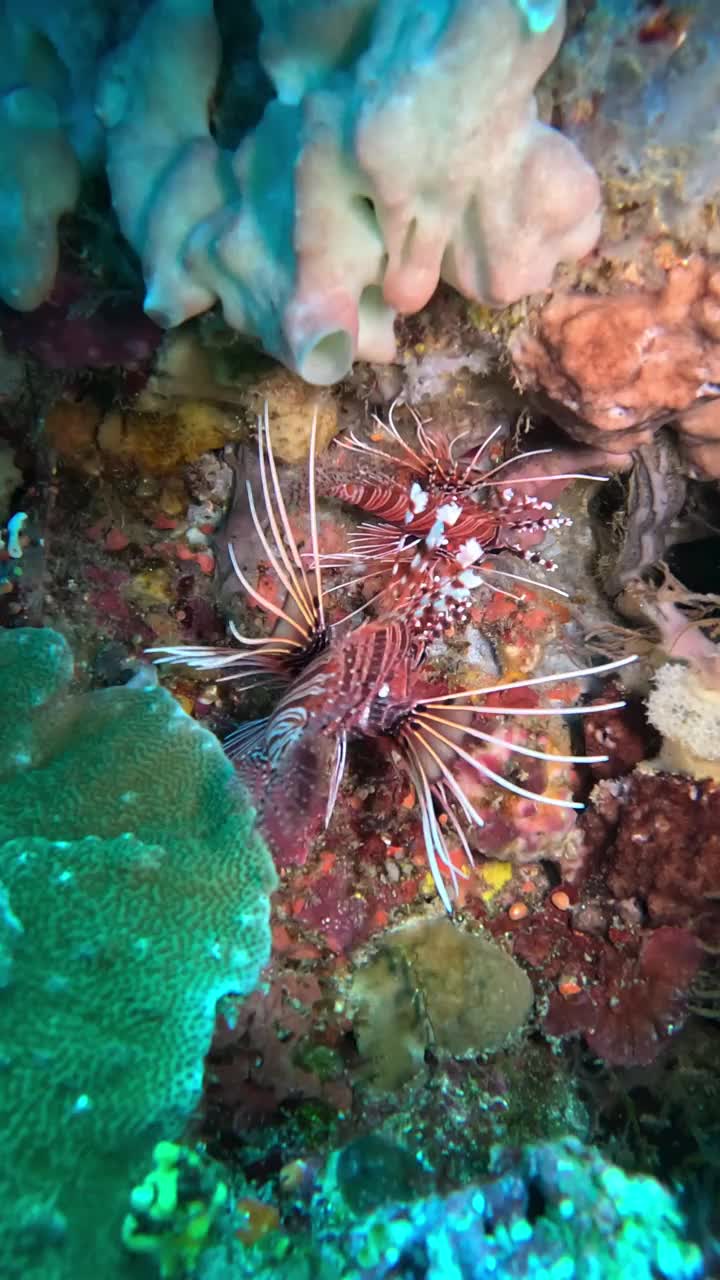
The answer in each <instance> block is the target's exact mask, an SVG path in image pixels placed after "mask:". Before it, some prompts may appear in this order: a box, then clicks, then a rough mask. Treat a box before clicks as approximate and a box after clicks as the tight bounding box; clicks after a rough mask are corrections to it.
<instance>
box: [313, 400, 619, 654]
mask: <svg viewBox="0 0 720 1280" xmlns="http://www.w3.org/2000/svg"><path fill="white" fill-rule="evenodd" d="M396 403H397V402H394V403H393V404H392V405H391V407H390V412H389V415H388V421H387V422H383V421H382V420H381V419H380V418H378V417H375V422H376V424H377V426H378V427H379V429H380V431H381V432H382V433H384V434H385V435H386V436H387V437H388V440H389V442H390V444H391V445H395V446H397V449H398V450H399V452H393V453H391V452H388V450H387V449H383V448H379V447H377V446H376V445H375V444H373V443H370V442H368V441H365V440H361V439H360V438H359V437H358V436H357V435H355V433H354V432H350V434H349V435H348V436H347V437H345V438H340V439H338V440H337V441H336V442H335V443H336V445H338V446H339V447H340V448H343V449H346V450H348V451H350V452H352V453H357V454H361V455H363V457H365V458H370V459H379V460H382V461H383V462H385V463H387V462H390V463H391V464H393V468H394V473H395V474H394V475H392V474H390V475H387V474H377V473H373V472H372V471H370V472H368V471H365V472H364V473H361V475H360V476H359V477H358V478H357V479H349V480H339V481H333V482H332V483H330V484H329V485H327V486H326V489H325V492H326V494H327V496H328V497H334V498H338V499H340V500H341V501H342V502H345V503H347V504H348V505H350V506H355V507H359V508H360V509H361V510H362V511H364V512H366V513H368V514H371V515H374V516H376V517H377V520H376V521H375V522H373V523H369V522H364V523H363V524H361V525H360V528H359V529H358V530H356V531H355V532H354V533H351V534H350V536H349V539H348V542H349V546H350V551H349V552H347V553H342V552H341V553H335V554H333V555H329V556H324V557H323V565H325V566H326V567H328V568H329V567H334V568H338V567H340V566H341V565H346V564H353V563H355V564H358V565H359V564H361V563H362V564H364V565H368V564H370V565H372V564H374V563H377V564H378V566H379V567H378V569H377V571H376V572H375V573H373V572H370V573H368V574H366V575H365V576H366V577H368V578H372V577H374V576H378V575H388V574H389V575H391V576H390V577H389V578H388V581H387V585H386V587H385V589H384V594H387V593H388V592H389V593H391V594H393V595H395V596H398V595H399V596H400V597H401V598H402V597H404V598H405V600H406V601H407V600H408V599H410V598H412V601H413V606H414V608H413V614H414V617H415V619H416V626H418V627H424V626H425V625H426V624H427V621H428V617H429V614H430V612H431V611H432V613H433V614H434V618H433V630H434V632H435V634H437V633H439V632H441V631H442V630H443V629H444V628H445V627H446V626H447V625H449V624H452V623H454V622H458V623H460V624H461V625H462V624H463V623H465V622H467V620H468V604H469V599H470V592H471V590H472V589H473V588H474V587H477V586H480V585H484V586H486V587H490V588H491V589H492V590H493V591H497V592H499V593H500V594H505V595H509V596H511V598H513V599H518V597H517V596H513V595H512V592H510V591H507V590H504V589H503V588H502V587H501V586H500V585H499V584H498V583H497V581H496V579H497V578H500V579H507V580H512V581H514V582H520V583H527V584H530V585H531V586H533V587H535V588H537V587H542V589H543V590H545V591H550V592H552V593H554V594H556V595H561V596H565V597H567V592H565V591H562V590H561V589H560V588H558V587H554V586H550V585H549V584H548V583H539V582H535V581H534V580H533V579H531V578H527V577H525V576H524V575H522V574H519V573H511V572H510V571H509V570H506V569H499V568H498V567H497V565H496V564H494V563H493V560H492V559H489V557H492V556H495V555H497V554H498V553H499V552H501V551H509V552H511V553H513V554H514V555H517V556H520V557H522V558H523V559H524V560H525V561H527V562H529V563H532V564H536V565H538V566H540V567H541V568H542V569H545V570H547V571H549V572H552V571H554V570H555V569H556V568H557V565H556V564H555V562H554V561H552V560H549V559H546V558H545V557H544V556H541V555H540V554H539V553H538V552H537V551H534V550H533V549H532V548H531V546H530V545H528V544H529V543H533V542H537V541H538V540H540V539H541V538H542V536H543V535H544V534H545V533H548V532H549V531H550V530H553V529H560V528H563V527H565V526H570V525H571V524H572V519H571V518H570V517H569V516H561V515H557V514H555V512H554V509H553V504H552V502H549V501H543V500H541V499H539V498H538V497H537V496H536V495H534V494H532V493H528V492H527V490H525V489H524V488H523V486H525V485H528V484H535V485H537V483H538V481H537V478H536V477H523V476H513V477H512V479H507V478H506V477H501V473H502V472H503V471H504V470H505V469H506V468H507V467H511V466H515V465H516V464H517V463H521V462H523V461H525V460H527V459H529V458H535V457H539V456H541V455H543V454H549V453H552V449H534V450H531V451H529V452H526V453H520V454H516V455H514V456H513V457H511V458H507V459H506V460H505V461H503V462H500V463H499V464H497V465H495V466H492V467H486V466H485V465H484V459H483V455H484V454H486V453H487V451H488V450H489V449H490V446H491V445H492V442H493V441H494V440H495V439H496V438H497V436H498V434H499V433H500V431H501V430H502V427H501V426H498V427H496V428H495V430H494V431H492V432H491V433H490V434H489V435H488V436H487V437H486V438H485V439H484V440H483V441H482V442H481V443H480V445H479V446H478V447H477V448H476V449H474V451H471V453H470V456H469V457H467V456H461V457H460V458H456V457H455V454H454V450H455V447H456V445H457V444H458V442H459V440H461V439H462V438H463V436H464V435H467V432H462V433H461V434H460V435H458V436H456V437H455V438H454V439H452V440H448V438H447V437H446V436H445V435H443V434H442V433H439V432H432V431H429V430H428V429H427V427H426V425H425V424H424V423H423V422H422V421H421V419H420V418H419V416H418V415H417V414H416V413H415V411H414V410H412V409H410V413H411V415H412V417H413V419H414V422H415V428H416V439H417V446H416V447H415V448H413V447H412V446H411V445H410V444H408V443H407V441H406V440H405V439H404V438H403V436H402V435H401V434H400V432H399V430H398V428H397V426H396V424H395V420H394V410H395V407H396ZM396 477H397V478H396ZM607 478H608V477H607V476H601V475H587V474H586V473H584V472H560V473H557V474H555V475H551V476H548V477H547V479H550V480H552V481H557V480H562V481H566V480H599V481H605V480H607ZM418 619H421V621H419V622H418V621H417V620H418Z"/></svg>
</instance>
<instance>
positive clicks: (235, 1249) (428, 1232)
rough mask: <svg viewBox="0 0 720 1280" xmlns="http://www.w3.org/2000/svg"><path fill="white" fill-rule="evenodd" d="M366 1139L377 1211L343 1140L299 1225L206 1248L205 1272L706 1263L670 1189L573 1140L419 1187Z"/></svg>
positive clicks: (696, 1268)
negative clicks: (428, 1190)
mask: <svg viewBox="0 0 720 1280" xmlns="http://www.w3.org/2000/svg"><path fill="white" fill-rule="evenodd" d="M371 1144H372V1140H370V1141H369V1142H368V1143H367V1154H366V1157H365V1178H366V1186H367V1187H368V1188H370V1187H372V1190H371V1191H370V1195H371V1197H372V1199H371V1200H370V1204H373V1203H374V1204H375V1205H376V1206H378V1207H376V1208H375V1209H374V1211H370V1212H368V1207H369V1206H368V1202H367V1199H366V1197H365V1195H360V1196H358V1184H359V1181H360V1179H359V1170H358V1169H357V1160H358V1159H359V1158H360V1152H359V1150H358V1152H357V1155H356V1157H355V1158H354V1159H352V1160H351V1159H348V1158H346V1153H345V1152H343V1151H341V1152H339V1153H338V1155H337V1156H336V1157H334V1158H331V1160H330V1161H329V1162H328V1166H327V1168H326V1170H325V1173H324V1175H323V1176H322V1177H321V1179H320V1185H319V1189H318V1191H317V1192H316V1194H315V1196H314V1198H313V1201H312V1203H311V1205H310V1206H309V1209H306V1210H305V1213H306V1216H307V1217H308V1218H309V1221H308V1222H307V1226H306V1227H305V1230H304V1231H298V1230H297V1228H295V1229H293V1226H291V1225H289V1226H288V1227H287V1229H285V1230H282V1229H281V1230H277V1231H275V1232H273V1233H272V1234H271V1235H268V1236H267V1237H266V1238H265V1239H264V1240H261V1241H260V1242H259V1243H258V1244H257V1245H256V1246H255V1247H254V1248H251V1249H247V1247H245V1248H244V1247H242V1246H239V1245H238V1244H234V1246H231V1253H230V1256H229V1257H228V1252H229V1250H223V1249H222V1248H221V1247H218V1248H214V1249H213V1248H211V1249H209V1250H208V1251H207V1252H206V1253H205V1254H204V1255H203V1257H202V1259H201V1263H200V1269H199V1277H200V1280H225V1277H229V1276H230V1275H236V1276H252V1277H253V1278H254V1280H266V1278H268V1280H269V1277H271V1276H273V1277H280V1278H281V1280H309V1277H311V1276H316V1277H318V1278H319V1280H325V1277H328V1280H329V1278H330V1277H333V1280H335V1278H337V1280H385V1277H388V1280H389V1277H390V1276H392V1277H397V1280H411V1277H416V1276H420V1275H421V1276H423V1277H426V1280H443V1277H446V1276H448V1275H452V1276H454V1277H457V1278H458V1280H485V1277H494V1276H498V1275H502V1276H517V1277H533V1278H534V1277H537V1278H538V1280H540V1277H544V1276H563V1277H567V1280H590V1278H591V1277H592V1276H596V1275H602V1276H603V1277H607V1280H621V1277H624V1276H627V1275H629V1274H632V1275H634V1276H637V1277H638V1278H639V1280H651V1277H665V1278H666V1280H690V1278H691V1277H694V1276H697V1277H700V1276H702V1274H703V1271H704V1268H703V1262H702V1256H701V1253H700V1250H699V1249H698V1248H697V1246H695V1245H693V1244H690V1243H688V1242H687V1241H686V1240H685V1239H684V1238H683V1231H684V1223H683V1218H682V1215H681V1214H680V1212H679V1211H678V1208H677V1205H676V1203H675V1201H674V1199H673V1196H672V1195H671V1193H670V1192H669V1191H667V1190H665V1188H664V1187H662V1186H661V1185H660V1183H658V1182H657V1181H655V1179H653V1178H649V1177H639V1176H635V1177H629V1176H628V1175H627V1174H625V1173H624V1172H623V1171H622V1170H621V1169H619V1168H617V1167H616V1166H614V1165H612V1164H610V1163H608V1162H607V1161H606V1160H604V1159H603V1158H602V1156H601V1155H600V1154H599V1153H598V1152H597V1151H594V1150H593V1149H592V1148H586V1147H583V1145H582V1144H581V1143H580V1142H579V1141H577V1140H576V1139H573V1138H566V1139H565V1140H563V1141H559V1142H556V1143H544V1144H540V1145H537V1146H527V1147H525V1148H524V1149H515V1150H513V1149H512V1148H502V1147H498V1148H496V1149H495V1150H494V1151H493V1154H492V1162H491V1177H490V1178H489V1179H488V1180H487V1181H485V1182H482V1183H474V1184H473V1183H471V1184H470V1185H469V1186H465V1187H463V1188H462V1189H461V1190H456V1191H452V1192H450V1193H449V1194H446V1195H438V1194H436V1195H433V1196H429V1197H428V1196H426V1197H425V1198H420V1196H419V1194H418V1189H417V1184H418V1182H421V1181H422V1172H423V1171H422V1170H417V1169H416V1170H415V1172H414V1175H412V1177H408V1171H407V1166H405V1171H404V1176H401V1177H400V1179H399V1182H400V1187H399V1188H398V1187H391V1186H388V1185H387V1181H386V1180H385V1179H383V1178H382V1175H378V1172H376V1171H377V1169H378V1165H379V1156H380V1153H379V1152H376V1151H373V1152H372V1153H371V1151H370V1147H371ZM358 1145H359V1144H358ZM375 1145H377V1142H376V1143H375ZM349 1154H350V1153H349V1152H348V1153H347V1155H348V1156H349ZM391 1156H392V1153H391V1152H388V1151H387V1150H384V1151H383V1153H382V1168H383V1169H384V1170H387V1169H393V1170H395V1171H397V1172H399V1171H400V1170H401V1169H402V1167H403V1166H402V1159H401V1156H402V1152H400V1151H399V1152H397V1153H396V1154H395V1156H394V1158H390V1157H391ZM351 1170H352V1176H348V1175H349V1174H350V1171H351ZM426 1176H427V1175H426ZM413 1183H414V1184H415V1185H414V1186H413ZM400 1189H402V1191H403V1192H404V1194H403V1195H402V1199H401V1198H400V1196H399V1195H398V1190H400ZM383 1192H384V1193H385V1194H383Z"/></svg>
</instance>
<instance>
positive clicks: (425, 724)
mask: <svg viewBox="0 0 720 1280" xmlns="http://www.w3.org/2000/svg"><path fill="white" fill-rule="evenodd" d="M258 435H259V452H260V472H261V481H262V488H263V500H264V503H265V516H266V519H267V522H268V526H269V529H270V536H267V535H266V534H265V533H264V530H263V522H262V520H261V518H260V516H259V514H258V512H257V510H256V507H255V504H254V500H253V498H252V493H251V492H250V491H249V500H250V503H251V510H252V512H253V519H254V522H255V527H256V530H257V532H258V536H259V537H260V539H261V542H262V545H263V548H264V550H265V553H266V555H267V556H268V561H269V563H270V565H271V566H272V569H273V571H274V572H275V573H276V574H277V576H278V579H279V581H280V583H281V584H282V585H283V587H284V588H285V590H286V592H287V603H286V606H284V607H282V608H278V607H277V606H274V605H272V604H271V602H270V601H269V600H268V599H267V598H266V597H263V596H261V595H260V594H259V593H258V592H257V591H256V590H255V589H254V588H253V587H252V586H251V584H250V583H249V582H248V581H247V579H246V578H245V577H244V576H243V575H242V573H241V572H240V570H239V568H238V566H237V559H236V558H233V564H234V565H235V569H236V572H237V573H238V577H239V579H240V581H241V584H242V585H243V587H244V588H245V590H246V591H247V592H248V594H249V596H250V598H251V599H252V600H254V601H255V602H256V603H260V604H261V607H263V608H264V609H265V611H266V612H267V613H268V614H269V615H271V616H273V617H274V618H275V622H276V628H277V629H276V631H275V632H274V633H273V634H272V635H271V636H270V637H269V638H268V639H267V641H264V642H263V641H259V642H258V641H252V642H251V643H252V644H253V645H254V648H253V650H252V651H251V653H249V654H248V653H246V652H239V653H235V652H234V651H233V650H232V649H216V650H213V649H209V648H195V647H189V648H186V649H183V648H182V647H172V648H166V649H161V650H154V651H153V652H159V653H161V654H162V655H163V656H162V657H161V658H160V659H157V660H158V661H161V662H162V661H169V662H183V661H184V662H187V663H188V664H189V665H190V666H195V667H200V668H201V669H205V670H212V669H214V668H219V669H222V668H232V670H231V671H230V674H229V675H228V676H226V677H224V678H225V679H233V678H237V679H238V680H239V681H240V682H241V687H242V688H246V687H248V682H251V683H252V682H253V681H254V682H256V681H257V680H267V679H268V678H270V679H271V680H272V681H274V682H275V683H278V682H280V683H281V685H282V691H281V694H280V697H279V700H278V702H277V703H276V704H275V706H274V708H273V710H272V711H271V713H270V714H269V715H268V716H266V717H264V718H263V719H261V720H255V721H252V722H249V723H247V724H244V725H240V726H239V728H238V729H237V730H236V731H235V733H233V734H232V735H231V736H230V738H229V739H228V740H227V743H226V746H227V749H228V753H229V754H230V755H231V757H232V758H233V760H234V762H235V765H236V768H237V770H238V773H239V774H240V776H241V777H242V778H243V779H244V781H245V782H246V784H247V785H248V786H249V787H250V789H251V792H252V795H253V799H254V801H255V804H256V806H257V809H258V816H259V820H260V823H261V827H262V830H263V832H264V834H265V836H266V839H267V840H268V844H269V845H270V848H271V850H272V852H273V853H274V855H275V857H276V859H277V860H278V861H279V862H280V863H288V862H303V861H304V860H305V858H306V856H307V853H308V851H309V848H310V845H311V843H312V840H313V839H314V837H315V835H316V834H317V833H318V831H319V830H320V828H321V827H322V825H323V823H324V824H325V825H327V823H328V822H329V821H330V818H331V816H332V813H333V810H334V807H335V803H336V800H337V796H338V792H339V789H340V786H341V783H342V779H343V776H344V773H345V768H346V762H347V750H348V744H349V743H350V742H351V741H352V740H353V739H359V738H364V739H366V740H372V741H374V742H375V743H376V744H377V745H378V747H379V748H380V749H381V750H383V751H385V752H386V753H387V756H388V759H389V760H392V761H393V762H394V763H396V764H397V765H398V766H399V767H400V768H401V769H402V770H403V771H404V772H405V773H406V775H407V776H408V777H409V778H410V780H411V781H412V783H413V785H414V788H415V792H416V795H417V802H418V805H419V809H420V817H421V822H422V829H423V835H424V841H425V848H426V850H427V856H428V862H429V866H430V869H431V872H432V875H433V879H434V882H435V885H436V888H437V891H438V894H439V896H440V898H441V900H442V902H443V905H444V906H445V909H446V910H447V911H448V912H451V911H452V897H453V896H454V894H455V893H456V892H457V888H458V874H459V873H458V871H457V869H456V867H455V865H454V863H453V859H452V857H451V855H450V849H449V847H448V843H447V838H446V835H445V833H444V830H443V823H442V822H441V821H440V817H441V815H442V813H443V812H445V813H446V814H447V822H446V823H445V826H446V827H448V830H452V831H454V832H455V834H456V836H457V838H458V840H459V842H460V844H461V846H462V848H463V850H464V852H465V854H466V856H467V858H468V860H469V861H470V862H472V854H471V850H470V844H469V840H468V833H469V832H470V831H471V829H472V828H477V827H479V826H482V822H483V820H482V817H481V815H480V814H479V813H478V812H477V810H476V808H475V807H474V806H473V804H472V802H471V800H470V798H469V797H468V795H467V793H466V791H465V790H464V788H463V786H462V785H461V783H460V782H459V781H458V779H457V777H456V773H455V772H454V766H455V765H457V763H458V762H460V761H461V762H462V763H463V765H464V766H468V767H470V768H471V769H472V770H474V771H475V772H476V774H477V775H478V776H480V777H481V778H483V779H484V780H486V781H488V782H492V783H494V784H495V785H497V786H499V787H501V788H503V789H505V790H506V791H510V792H512V793H513V794H515V795H519V796H523V797H525V798H528V799H530V800H534V801H536V802H537V803H539V804H545V805H553V806H558V807H562V808H570V809H579V808H582V805H580V804H579V803H577V802H575V801H571V800H563V799H559V798H552V797H549V796H546V795H542V794H539V793H536V792H533V791H531V790H529V789H527V788H524V787H522V786H520V785H519V784H518V783H515V782H513V781H512V780H511V779H509V778H507V777H504V776H502V775H501V774H499V773H498V772H496V771H495V770H493V769H492V768H491V767H490V766H489V765H488V764H487V763H486V762H485V761H484V760H482V759H481V758H479V753H478V752H477V751H475V752H474V750H473V748H474V744H476V743H481V744H483V747H484V748H487V747H488V746H491V747H492V746H499V747H502V748H503V749H504V750H506V751H508V752H510V753H512V754H515V755H519V756H521V757H525V758H528V757H530V758H532V759H535V760H542V761H547V762H550V763H571V764H574V763H598V762H602V761H604V760H605V759H606V757H605V756H573V755H558V754H554V753H548V752H544V751H540V750H536V749H534V748H531V747H527V746H524V745H520V744H517V743H515V742H511V741H508V740H507V739H505V738H502V737H499V736H497V735H495V734H493V733H490V732H488V729H487V725H488V723H490V724H491V723H492V717H496V716H502V717H506V716H510V717H511V716H522V717H525V718H545V717H552V716H564V715H584V714H593V715H597V714H598V712H599V711H601V710H608V711H609V710H614V709H616V708H618V707H621V706H623V703H622V701H612V702H609V703H607V704H606V705H605V706H604V707H602V706H600V707H599V706H598V705H597V704H595V705H593V706H592V707H582V706H580V707H578V706H571V707H561V706H557V705H553V706H550V707H544V708H532V709H528V708H527V707H522V706H506V705H503V706H502V707H498V706H495V705H491V704H488V703H487V702H486V701H483V699H484V698H487V697H488V696H489V695H492V694H496V693H499V692H503V693H506V692H508V691H510V690H518V691H522V690H524V689H526V688H528V687H530V686H544V685H552V684H554V683H560V682H562V681H565V680H568V679H578V678H581V679H585V678H592V677H593V676H596V675H601V674H605V673H606V672H609V671H616V670H617V669H618V668H620V667H622V666H624V665H626V663H627V662H630V661H634V658H625V659H622V660H620V661H616V662H609V663H606V664H604V665H603V666H599V667H595V668H585V669H583V670H579V671H566V672H562V673H560V674H556V675H549V676H539V677H534V678H531V679H527V680H520V681H515V682H511V683H508V684H500V685H495V686H492V687H489V688H481V689H471V690H465V691H460V692H457V693H446V694H440V695H437V696H427V693H426V692H425V687H424V686H423V683H422V680H421V675H420V667H421V664H422V661H423V656H424V644H423V643H422V640H421V639H420V640H419V639H418V637H417V635H416V634H415V630H414V628H413V626H412V625H411V623H410V621H409V619H408V617H407V615H406V614H404V613H403V612H402V611H400V612H398V611H393V610H389V611H388V612H387V614H383V616H382V617H380V618H378V619H377V620H373V621H369V622H361V623H360V624H359V625H357V626H355V627H350V626H348V625H347V624H348V623H349V622H350V621H351V620H352V619H353V618H354V616H355V615H354V614H350V615H348V616H347V617H345V618H343V619H341V620H340V622H339V623H336V624H331V625H328V623H327V622H326V618H325V607H324V597H325V595H326V592H325V590H324V585H323V575H322V568H321V557H320V551H319V547H318V538H317V515H316V506H315V470H314V468H315V461H314V458H315V435H316V431H315V423H313V429H312V439H311V455H310V499H309V503H310V527H311V543H312V562H313V563H312V566H311V569H310V572H309V573H308V571H307V570H306V568H305V566H304V561H303V557H302V555H301V554H300V553H299V551H298V548H297V545H296V543H295V539H294V537H293V535H292V532H291V529H290V522H289V520H288V517H287V511H286V508H285V504H284V501H283V497H282V493H281V491H280V485H279V479H278V474H277V469H276V467H275V464H274V460H273V455H272V446H271V441H270V431H269V425H268V419H267V411H266V414H265V417H264V419H263V420H262V421H261V422H260V424H259V428H258ZM298 613H300V615H301V617H302V620H301V621H300V620H299V619H298V617H297V615H298ZM281 628H282V630H281ZM263 644H264V645H265V646H267V647H266V648H263ZM521 701H522V699H521ZM483 726H485V727H483Z"/></svg>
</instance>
